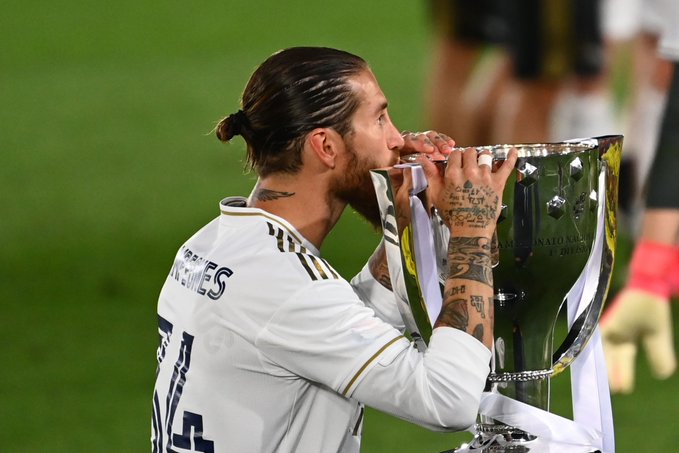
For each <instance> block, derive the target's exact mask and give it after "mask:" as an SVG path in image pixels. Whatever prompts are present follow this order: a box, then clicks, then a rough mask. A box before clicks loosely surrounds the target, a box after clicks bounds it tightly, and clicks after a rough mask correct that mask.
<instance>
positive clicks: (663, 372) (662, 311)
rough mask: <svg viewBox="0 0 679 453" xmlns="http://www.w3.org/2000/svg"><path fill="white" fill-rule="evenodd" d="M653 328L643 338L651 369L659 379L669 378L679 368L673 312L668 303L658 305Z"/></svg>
mask: <svg viewBox="0 0 679 453" xmlns="http://www.w3.org/2000/svg"><path fill="white" fill-rule="evenodd" d="M655 311H656V313H655V316H654V318H655V320H654V323H653V330H651V331H650V332H648V333H647V334H646V335H645V336H644V337H643V339H642V344H643V345H644V350H645V351H646V357H647V359H648V364H649V366H650V368H651V371H652V372H653V374H654V375H655V377H657V378H658V379H667V378H668V377H670V376H671V375H672V374H673V373H674V371H675V370H676V368H677V358H676V354H675V352H674V335H673V332H672V314H671V312H670V306H669V304H668V303H663V304H662V305H658V306H657V307H656V310H655Z"/></svg>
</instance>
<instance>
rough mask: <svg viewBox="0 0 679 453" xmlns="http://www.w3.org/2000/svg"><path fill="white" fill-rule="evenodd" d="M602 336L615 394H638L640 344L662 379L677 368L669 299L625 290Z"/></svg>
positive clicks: (609, 313)
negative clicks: (636, 390)
mask: <svg viewBox="0 0 679 453" xmlns="http://www.w3.org/2000/svg"><path fill="white" fill-rule="evenodd" d="M601 334H602V338H603V345H604V354H605V356H606V365H607V367H608V378H609V383H610V386H611V392H613V393H631V392H632V390H634V374H635V372H634V368H635V358H636V353H637V347H638V344H639V343H641V344H642V345H643V347H644V351H645V353H646V357H647V359H648V363H649V366H650V368H651V371H652V372H653V374H654V375H655V376H656V377H657V378H658V379H666V378H668V377H670V376H671V375H672V374H673V373H674V371H675V369H676V367H677V359H676V355H675V352H674V340H673V332H672V313H671V309H670V301H669V300H668V299H665V298H663V297H661V296H658V295H655V294H652V293H650V292H647V291H643V290H638V289H625V290H623V291H622V292H621V293H620V294H619V295H618V296H617V297H616V298H615V299H614V300H613V302H612V304H611V306H610V307H609V308H608V309H607V311H606V313H605V314H604V316H603V318H602V319H601Z"/></svg>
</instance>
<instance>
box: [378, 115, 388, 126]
mask: <svg viewBox="0 0 679 453" xmlns="http://www.w3.org/2000/svg"><path fill="white" fill-rule="evenodd" d="M377 122H378V123H379V124H384V123H386V122H387V117H386V116H385V115H380V117H379V118H377Z"/></svg>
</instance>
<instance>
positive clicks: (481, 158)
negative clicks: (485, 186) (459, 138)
mask: <svg viewBox="0 0 679 453" xmlns="http://www.w3.org/2000/svg"><path fill="white" fill-rule="evenodd" d="M477 162H478V165H479V168H480V169H481V171H482V172H485V173H490V170H491V168H492V167H493V154H492V153H491V152H490V151H483V152H481V153H479V155H478V158H477Z"/></svg>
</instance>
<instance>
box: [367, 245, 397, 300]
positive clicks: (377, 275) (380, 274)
mask: <svg viewBox="0 0 679 453" xmlns="http://www.w3.org/2000/svg"><path fill="white" fill-rule="evenodd" d="M368 267H369V268H370V273H371V274H372V276H373V278H374V279H375V280H377V281H378V282H380V284H381V285H382V286H384V287H385V288H387V289H388V290H389V291H392V287H391V277H390V276H389V266H388V265H387V251H386V250H385V248H384V239H383V240H382V241H381V242H380V245H378V246H377V249H376V250H375V252H373V254H372V256H371V257H370V260H369V261H368Z"/></svg>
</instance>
